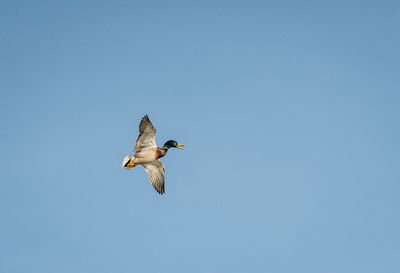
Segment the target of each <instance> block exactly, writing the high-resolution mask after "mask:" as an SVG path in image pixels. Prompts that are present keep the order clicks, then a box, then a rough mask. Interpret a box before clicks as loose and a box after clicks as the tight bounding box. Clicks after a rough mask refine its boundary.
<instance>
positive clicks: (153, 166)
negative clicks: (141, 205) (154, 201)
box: [142, 159, 165, 194]
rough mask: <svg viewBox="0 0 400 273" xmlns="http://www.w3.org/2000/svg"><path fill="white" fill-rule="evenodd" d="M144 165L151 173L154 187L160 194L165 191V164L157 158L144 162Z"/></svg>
mask: <svg viewBox="0 0 400 273" xmlns="http://www.w3.org/2000/svg"><path fill="white" fill-rule="evenodd" d="M142 166H143V167H144V169H145V170H146V172H147V173H148V174H149V178H150V182H151V184H152V185H153V187H154V189H156V191H157V192H158V193H159V194H163V193H164V192H165V183H164V181H165V179H164V172H165V171H164V165H163V164H162V163H161V161H160V160H159V159H157V160H155V161H152V162H149V163H143V164H142Z"/></svg>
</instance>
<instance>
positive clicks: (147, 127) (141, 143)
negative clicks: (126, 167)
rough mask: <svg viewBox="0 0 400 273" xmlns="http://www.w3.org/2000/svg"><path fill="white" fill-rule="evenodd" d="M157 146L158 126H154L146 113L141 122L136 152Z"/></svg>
mask: <svg viewBox="0 0 400 273" xmlns="http://www.w3.org/2000/svg"><path fill="white" fill-rule="evenodd" d="M155 147H157V145H156V128H154V126H153V124H152V123H151V121H150V119H149V117H148V116H147V115H145V116H144V117H143V118H142V120H141V121H140V124H139V136H138V138H137V140H136V145H135V152H136V153H138V152H140V151H144V150H148V149H152V148H155Z"/></svg>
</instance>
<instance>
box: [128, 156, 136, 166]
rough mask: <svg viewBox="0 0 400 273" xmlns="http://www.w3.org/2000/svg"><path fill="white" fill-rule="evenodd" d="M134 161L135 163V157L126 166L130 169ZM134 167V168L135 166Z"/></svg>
mask: <svg viewBox="0 0 400 273" xmlns="http://www.w3.org/2000/svg"><path fill="white" fill-rule="evenodd" d="M135 161H136V157H135V158H134V159H133V160H132V161H131V162H129V163H128V165H127V166H128V167H130V166H132V165H135ZM134 167H136V165H135V166H134ZM132 168H133V167H132Z"/></svg>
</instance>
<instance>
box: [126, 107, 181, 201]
mask: <svg viewBox="0 0 400 273" xmlns="http://www.w3.org/2000/svg"><path fill="white" fill-rule="evenodd" d="M182 146H185V145H183V144H179V143H178V142H177V141H175V140H168V141H167V142H165V144H164V146H163V147H162V148H160V147H157V145H156V128H154V126H153V124H152V123H151V121H150V119H149V117H148V116H147V115H145V116H144V117H143V118H142V120H141V121H140V124H139V136H138V138H137V140H136V145H135V149H134V150H135V154H134V155H127V156H126V157H125V158H124V161H123V162H122V168H124V169H132V168H134V167H136V166H137V165H142V166H143V168H144V169H145V170H146V172H147V173H148V174H149V178H150V182H151V184H152V185H153V187H154V189H155V190H156V191H157V192H158V193H159V194H163V193H164V192H165V186H164V184H165V183H164V180H165V179H164V165H163V164H162V163H161V161H160V158H161V157H163V156H165V155H166V154H167V153H168V149H169V148H178V149H182Z"/></svg>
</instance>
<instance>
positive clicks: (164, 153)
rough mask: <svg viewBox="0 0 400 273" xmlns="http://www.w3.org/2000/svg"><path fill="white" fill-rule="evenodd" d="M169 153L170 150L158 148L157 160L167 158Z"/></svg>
mask: <svg viewBox="0 0 400 273" xmlns="http://www.w3.org/2000/svg"><path fill="white" fill-rule="evenodd" d="M167 153H168V149H167V148H164V147H162V148H160V147H157V151H156V158H157V159H159V158H161V157H163V156H165V155H166V154H167Z"/></svg>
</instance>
